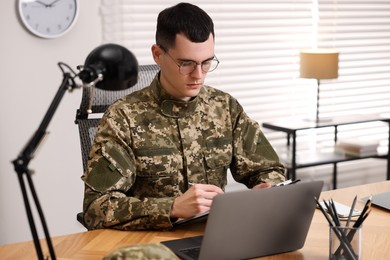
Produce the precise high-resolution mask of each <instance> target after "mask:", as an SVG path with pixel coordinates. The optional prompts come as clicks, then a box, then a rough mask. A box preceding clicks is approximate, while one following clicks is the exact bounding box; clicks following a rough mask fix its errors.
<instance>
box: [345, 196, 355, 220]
mask: <svg viewBox="0 0 390 260" xmlns="http://www.w3.org/2000/svg"><path fill="white" fill-rule="evenodd" d="M356 199H357V195H356V196H355V198H354V199H353V202H352V206H351V210H350V211H349V215H348V220H347V224H346V225H345V226H346V227H349V223H350V222H351V218H352V213H353V211H354V210H355V205H356Z"/></svg>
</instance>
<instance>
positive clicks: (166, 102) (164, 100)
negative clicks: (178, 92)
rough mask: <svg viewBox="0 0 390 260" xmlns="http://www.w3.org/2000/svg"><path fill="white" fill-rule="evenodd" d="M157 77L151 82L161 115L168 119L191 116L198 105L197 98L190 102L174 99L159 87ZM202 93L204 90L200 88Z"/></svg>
mask: <svg viewBox="0 0 390 260" xmlns="http://www.w3.org/2000/svg"><path fill="white" fill-rule="evenodd" d="M158 76H159V75H157V77H156V78H155V79H154V81H153V82H152V89H153V92H154V93H155V95H156V98H157V100H158V101H159V103H160V106H161V112H162V114H163V115H165V116H168V117H176V118H180V117H186V116H189V115H192V114H193V113H194V111H195V109H196V107H197V105H198V103H199V97H198V96H196V97H195V98H193V99H192V100H190V101H182V100H177V99H175V98H174V97H172V96H171V95H169V94H168V93H167V92H166V91H165V90H164V89H163V88H162V87H161V84H160V81H159V79H158ZM203 91H204V89H203V86H202V88H201V90H200V93H203ZM200 93H199V94H200Z"/></svg>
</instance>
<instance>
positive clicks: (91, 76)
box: [12, 44, 138, 259]
mask: <svg viewBox="0 0 390 260" xmlns="http://www.w3.org/2000/svg"><path fill="white" fill-rule="evenodd" d="M58 65H59V67H60V69H61V70H62V72H63V80H62V83H61V85H60V88H59V89H58V91H57V94H56V95H55V97H54V99H53V101H52V103H51V105H50V107H49V109H48V111H47V112H46V114H45V117H44V118H43V120H42V122H41V124H40V125H39V127H38V129H37V130H36V132H35V133H34V135H33V136H32V137H31V139H30V140H29V141H28V143H27V144H26V145H25V147H24V148H23V150H22V151H21V152H20V154H19V155H18V157H17V158H16V159H15V160H13V161H12V163H13V164H14V168H15V171H16V173H17V174H18V179H19V183H20V188H21V190H22V195H23V200H24V204H25V208H26V213H27V218H28V222H29V225H30V229H31V233H32V236H33V240H34V246H35V249H36V252H37V256H38V259H44V256H43V252H42V248H41V245H40V242H39V238H38V234H37V230H36V227H35V222H34V217H33V215H32V212H31V207H30V202H29V198H28V196H27V192H26V185H25V179H24V177H23V176H24V175H25V176H26V179H27V182H28V185H29V188H30V191H31V195H32V197H33V200H34V202H35V205H36V208H37V211H38V215H39V218H40V219H41V223H42V228H43V231H44V234H45V237H46V242H47V246H48V249H49V253H50V256H51V259H56V256H55V253H54V248H53V245H52V243H51V239H50V235H49V231H48V228H47V225H46V221H45V218H44V215H43V211H42V208H41V206H40V203H39V200H38V196H37V193H36V191H35V188H34V185H33V182H32V178H31V174H32V173H33V171H32V170H30V169H28V164H29V163H30V161H31V159H32V158H33V157H34V152H35V151H36V150H37V148H38V146H39V144H40V143H41V141H42V140H43V138H44V136H45V135H46V134H47V131H46V129H47V127H48V125H49V123H50V121H51V119H52V117H53V115H54V112H55V111H56V109H57V107H58V105H59V103H60V101H61V99H62V97H63V96H64V94H65V91H67V90H69V91H72V90H73V89H75V88H80V87H97V88H100V89H105V90H123V89H127V88H130V87H132V86H134V85H135V84H136V83H137V77H138V62H137V59H136V57H135V56H134V55H133V54H132V53H131V52H130V51H129V50H127V49H126V48H124V47H122V46H120V45H116V44H104V45H101V46H99V47H97V48H95V49H94V50H93V51H92V52H91V53H90V54H89V55H88V57H87V59H86V60H85V63H84V66H78V69H80V73H78V74H75V73H74V71H73V70H72V69H71V68H70V67H69V66H68V65H66V64H64V63H61V62H60V63H58ZM64 67H66V68H67V69H68V70H69V71H70V72H65V70H64ZM77 77H78V78H79V79H81V81H82V83H83V84H82V85H81V86H80V85H77V84H76V82H75V78H77Z"/></svg>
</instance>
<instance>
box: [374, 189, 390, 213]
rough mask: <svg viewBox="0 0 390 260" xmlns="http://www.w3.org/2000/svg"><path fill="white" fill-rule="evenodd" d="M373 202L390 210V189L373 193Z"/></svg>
mask: <svg viewBox="0 0 390 260" xmlns="http://www.w3.org/2000/svg"><path fill="white" fill-rule="evenodd" d="M372 204H373V205H375V206H378V207H381V208H383V209H387V210H390V191H388V192H383V193H378V194H375V195H372Z"/></svg>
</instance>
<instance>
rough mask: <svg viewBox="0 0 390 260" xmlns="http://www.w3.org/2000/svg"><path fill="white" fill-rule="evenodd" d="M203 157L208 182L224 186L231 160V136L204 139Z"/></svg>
mask: <svg viewBox="0 0 390 260" xmlns="http://www.w3.org/2000/svg"><path fill="white" fill-rule="evenodd" d="M206 148H207V149H206V150H205V151H204V158H205V162H206V165H207V167H206V175H207V181H208V183H209V184H213V185H216V186H218V187H221V188H224V187H225V186H226V184H227V179H226V172H227V169H228V168H229V166H230V163H231V161H232V150H233V146H232V138H231V137H224V138H212V139H209V140H207V141H206Z"/></svg>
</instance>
